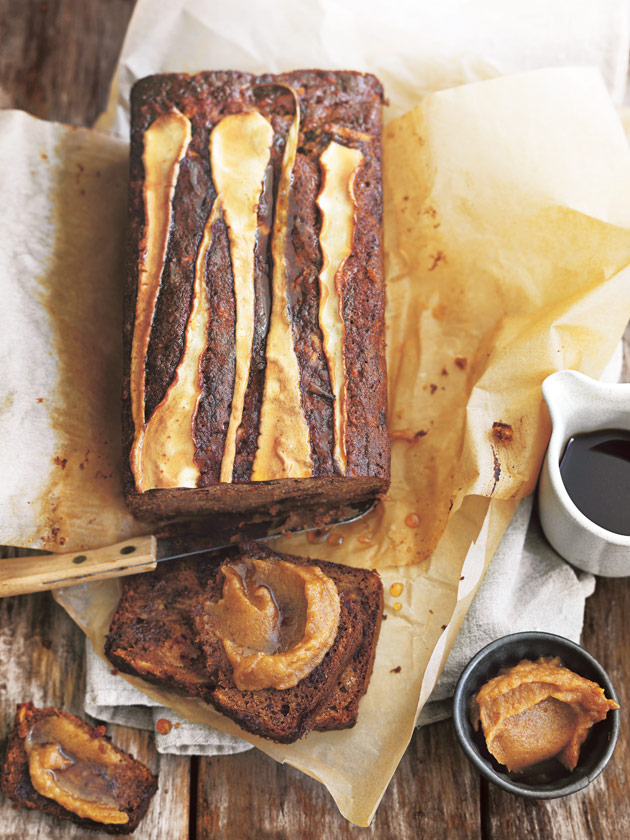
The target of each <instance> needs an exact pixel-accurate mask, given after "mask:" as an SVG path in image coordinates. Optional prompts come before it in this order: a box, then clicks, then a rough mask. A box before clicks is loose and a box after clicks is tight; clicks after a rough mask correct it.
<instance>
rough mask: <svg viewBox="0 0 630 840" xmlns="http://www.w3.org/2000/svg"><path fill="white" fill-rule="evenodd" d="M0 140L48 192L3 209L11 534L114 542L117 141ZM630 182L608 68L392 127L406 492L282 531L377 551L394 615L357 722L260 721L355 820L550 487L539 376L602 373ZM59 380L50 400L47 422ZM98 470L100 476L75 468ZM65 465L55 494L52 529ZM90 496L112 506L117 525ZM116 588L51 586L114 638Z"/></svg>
mask: <svg viewBox="0 0 630 840" xmlns="http://www.w3.org/2000/svg"><path fill="white" fill-rule="evenodd" d="M155 69H160V68H155ZM198 69H201V68H198ZM7 138H9V139H7ZM0 149H1V150H2V153H3V154H4V160H5V161H7V163H8V164H9V166H8V167H7V168H8V169H11V170H12V171H13V170H15V172H16V174H15V178H16V179H17V182H14V183H13V188H14V189H13V190H12V191H11V192H5V193H4V195H3V199H4V201H3V202H2V205H0V206H3V207H7V206H9V207H12V211H13V212H14V213H15V210H16V208H15V205H16V201H17V199H16V196H20V195H22V194H26V195H28V196H32V197H33V202H32V203H31V204H29V205H28V206H25V207H23V206H22V203H21V202H19V201H17V203H18V204H19V205H20V206H19V212H18V213H16V214H15V215H16V219H17V220H19V222H18V221H16V224H15V225H13V227H12V228H11V229H10V230H7V229H0V236H2V238H3V240H4V241H3V243H2V244H3V247H2V248H1V249H0V252H1V253H2V254H3V258H4V260H5V263H6V264H5V265H4V266H3V268H4V269H5V270H4V272H3V273H2V279H0V283H2V288H3V290H4V287H9V288H13V287H15V286H18V287H19V288H20V289H21V292H20V295H19V296H18V299H17V300H15V299H14V298H15V295H14V296H13V297H10V296H7V298H6V299H7V300H8V301H9V303H10V304H11V306H10V307H9V308H8V310H7V312H5V313H3V319H4V318H5V317H7V318H8V317H10V319H11V321H12V322H13V323H14V324H15V330H14V332H13V333H12V336H13V339H14V341H18V342H19V343H21V345H22V346H23V347H26V348H28V353H26V354H24V355H23V356H17V357H16V353H15V345H14V343H13V341H8V340H7V339H6V338H5V336H6V332H3V333H2V336H1V337H0V358H2V359H3V360H5V359H9V358H10V359H12V360H13V361H12V363H11V364H12V367H11V368H9V369H7V370H8V373H7V374H6V375H5V383H7V385H8V387H7V391H6V393H7V394H8V395H9V398H8V399H5V397H4V396H3V397H2V401H1V402H0V406H2V409H1V410H0V431H2V435H0V439H5V436H6V434H7V433H9V432H10V430H11V429H12V428H13V429H14V428H15V425H16V424H18V425H19V426H20V431H19V434H17V433H15V432H14V433H13V437H12V438H10V439H11V440H12V445H11V446H7V447H6V449H5V452H4V453H3V454H5V456H6V460H5V464H7V465H8V467H7V470H8V474H9V478H10V480H9V482H8V486H10V487H11V488H12V493H11V495H7V494H6V490H5V495H4V496H3V500H2V508H1V509H0V510H1V513H2V515H1V516H0V528H1V531H0V539H1V540H2V542H5V543H8V544H23V545H25V544H35V545H37V546H42V545H45V546H53V547H55V548H57V549H60V548H62V546H63V547H65V548H71V549H72V550H74V549H75V548H78V547H84V546H85V545H86V544H87V545H96V544H102V543H103V542H108V541H112V540H113V538H114V537H113V534H114V533H115V532H116V527H117V522H118V523H119V524H120V530H119V533H118V535H117V536H120V537H121V538H122V537H123V536H126V535H127V534H128V533H131V532H133V528H134V527H135V526H134V524H133V523H131V522H130V521H129V518H128V516H127V515H126V513H124V511H123V510H122V508H121V506H120V500H119V498H118V496H117V489H116V488H117V484H116V482H117V481H119V477H118V476H117V473H116V457H117V456H116V455H112V456H111V457H110V460H109V461H107V460H104V461H102V462H101V461H100V460H99V461H98V466H97V464H96V463H94V462H93V461H92V460H91V459H93V458H95V457H96V456H95V454H94V453H98V457H99V458H101V457H102V458H105V456H104V455H103V453H104V452H106V451H107V452H109V451H110V450H109V449H107V447H109V446H111V445H112V442H113V441H114V440H115V438H116V436H117V435H118V426H117V413H118V388H117V386H118V377H119V365H120V359H119V356H118V353H119V350H118V346H119V345H118V333H117V328H118V324H116V323H115V321H116V318H115V317H114V314H113V313H114V311H115V307H116V306H117V305H118V301H119V300H120V284H121V277H122V276H123V269H122V267H121V262H120V258H121V253H122V250H123V249H122V241H123V231H124V186H123V184H124V178H125V165H124V149H123V148H122V147H121V144H120V143H117V142H116V141H114V140H112V139H110V138H105V137H100V136H98V135H95V134H92V133H90V132H86V131H83V130H78V131H77V130H70V129H66V128H64V127H60V126H50V125H47V124H43V123H38V122H37V121H35V120H32V119H30V118H27V117H24V116H23V115H18V114H5V115H1V117H0ZM69 150H70V152H71V154H70V153H69ZM43 154H45V155H47V160H43V159H42V155H43ZM51 161H53V162H54V163H55V164H57V165H56V166H55V167H54V170H55V173H54V176H52V177H51V176H50V174H48V175H47V174H46V173H49V172H50V167H51V165H52V164H51ZM106 162H107V170H106V171H107V173H108V175H107V178H103V170H104V169H105V166H106ZM97 171H98V172H100V173H101V174H100V175H97V174H96V173H97ZM27 184H29V185H30V186H28V188H27V186H26V185H27ZM7 189H8V186H7V185H6V184H0V193H2V192H3V191H5V190H7ZM82 190H83V191H84V193H83V194H82V192H81V191H82ZM628 195H630V155H629V152H628V148H627V145H626V141H625V136H624V134H623V131H622V129H621V126H620V124H619V122H618V119H617V117H616V115H615V113H614V110H613V108H612V106H611V103H610V100H609V98H608V95H607V93H606V90H605V88H604V86H603V84H602V82H601V79H600V78H599V76H598V74H597V73H595V72H593V71H589V70H554V71H548V72H542V71H541V72H534V73H529V74H523V75H518V76H513V77H510V78H500V79H495V80H492V81H488V82H483V83H479V84H471V85H467V86H463V87H458V88H455V89H451V90H446V91H443V92H439V93H436V94H433V95H429V96H427V97H425V98H424V99H423V100H422V102H421V104H420V105H419V106H418V107H417V108H415V109H414V110H413V111H411V112H410V113H409V114H407V115H405V116H403V117H401V118H399V119H396V120H394V121H392V122H390V123H389V125H388V126H387V128H386V131H385V135H384V202H385V204H384V207H385V230H386V259H387V278H388V308H387V323H388V364H389V378H390V417H389V426H390V431H391V436H392V441H393V481H392V488H391V490H390V493H389V494H388V497H387V499H386V500H385V501H384V502H383V503H382V504H381V505H379V507H378V509H377V510H376V511H375V512H374V513H373V514H371V515H370V517H369V518H367V519H363V520H361V521H360V522H357V523H355V524H352V525H348V526H344V527H343V528H338V529H335V536H341V537H343V542H342V543H341V544H339V545H336V546H331V545H330V544H329V543H328V542H323V543H319V544H315V543H311V542H309V540H308V539H307V538H305V537H293V538H291V539H285V540H284V541H282V543H280V541H276V543H275V545H276V546H280V545H282V548H283V549H285V550H289V551H292V552H294V553H303V554H307V555H310V556H317V557H325V558H326V559H332V560H336V561H339V562H350V563H353V564H358V565H376V566H378V568H379V570H380V572H381V576H382V578H383V583H384V587H385V592H386V608H385V614H386V616H387V618H386V620H385V621H384V622H383V627H382V631H381V638H380V641H379V645H378V649H377V656H376V662H375V667H374V674H373V677H372V681H371V683H370V687H369V690H368V693H367V695H366V696H365V698H364V699H363V701H362V703H361V711H360V715H359V722H358V724H357V726H356V727H355V728H354V729H353V730H348V731H344V732H333V733H312V734H311V735H309V736H308V737H307V738H305V739H304V740H302V741H300V742H298V743H297V744H294V745H291V746H278V745H274V744H271V743H269V742H265V741H262V740H261V739H257V738H250V737H249V736H245V737H246V739H247V740H250V741H251V742H252V743H254V744H255V745H256V746H258V747H259V748H260V749H263V750H264V751H265V752H266V753H268V754H269V755H271V756H273V757H274V758H276V759H277V760H279V761H287V762H288V763H290V764H292V765H294V766H296V767H298V768H299V769H301V770H303V771H304V772H306V773H308V774H310V775H311V776H313V777H315V778H317V779H319V780H320V781H322V782H323V783H324V784H325V785H326V786H327V787H328V789H329V790H330V792H331V794H332V795H333V797H334V799H335V801H336V802H337V804H338V806H339V808H340V810H341V812H342V813H343V814H344V815H345V816H346V817H347V818H348V819H350V820H352V821H353V822H355V823H358V824H360V825H366V824H368V823H369V821H370V819H371V817H372V815H373V814H374V811H375V810H376V807H377V805H378V802H379V801H380V798H381V796H382V795H383V793H384V791H385V789H386V787H387V783H388V781H389V779H390V778H391V775H392V774H393V772H394V770H395V768H396V766H397V764H398V762H399V760H400V757H401V756H402V754H403V752H404V750H405V748H406V746H407V743H408V741H409V739H410V737H411V734H412V731H413V725H414V721H415V718H416V716H417V714H418V712H419V710H420V709H421V708H422V706H423V704H424V703H425V702H426V699H427V698H428V696H429V694H430V692H431V689H432V688H433V686H434V685H435V682H436V680H437V677H438V675H439V673H440V670H441V667H442V664H443V662H444V660H445V658H446V656H447V654H448V651H449V649H450V647H451V645H452V642H453V640H454V638H455V635H456V634H457V630H458V628H459V626H460V624H461V621H462V619H463V617H464V615H465V613H466V610H467V608H468V606H469V604H470V601H471V600H472V597H473V595H474V593H475V591H476V589H477V587H478V585H479V583H480V581H481V579H482V577H483V574H484V570H485V568H486V567H487V564H488V563H489V561H490V558H491V557H492V554H493V552H494V550H495V548H496V546H497V545H498V543H499V541H500V538H501V535H502V533H503V531H504V530H505V527H506V525H507V523H508V522H509V520H510V517H511V515H512V513H513V511H514V509H515V507H516V505H517V502H518V499H519V498H521V497H522V496H523V495H524V494H526V493H528V492H530V491H531V490H532V489H533V486H534V482H535V479H536V474H537V470H538V467H539V464H540V461H541V458H542V455H543V451H544V447H545V444H546V440H547V436H548V432H549V424H548V417H547V414H546V410H545V408H544V406H543V404H542V400H541V397H540V383H541V382H542V380H543V379H544V378H545V376H547V375H548V374H549V373H551V372H553V371H554V370H557V369H560V368H562V367H573V368H576V369H579V370H582V371H584V372H585V373H588V374H590V375H593V376H597V375H598V374H599V373H600V371H601V370H602V369H603V367H604V366H605V363H606V361H607V360H608V358H609V357H610V356H611V355H612V351H613V349H614V347H615V345H616V343H617V341H618V339H619V337H620V335H621V333H622V331H623V328H624V326H625V324H626V322H627V320H628V316H629V315H630V284H629V282H628V280H629V279H630V276H629V274H628V269H627V266H628V264H629V263H630V237H629V235H628V234H629V231H630V212H629V206H628V200H627V198H626V196H628ZM60 196H61V198H60ZM63 196H65V198H63ZM105 203H107V204H108V206H107V208H105V207H104V204H105ZM60 208H61V209H60ZM73 208H74V209H73ZM34 231H35V232H36V235H34V233H33V232H34ZM53 257H54V258H53ZM68 260H69V261H70V262H67V261H68ZM27 275H28V277H27ZM33 277H37V278H39V280H38V283H34V282H30V278H33ZM66 287H67V288H66ZM50 289H58V290H59V292H58V293H57V294H55V295H51V294H50V292H49V290H50ZM3 294H4V291H3ZM7 313H8V314H7ZM101 315H102V318H101ZM59 324H62V327H59V326H58V325H59ZM51 336H52V337H53V343H52V344H51V343H50V339H51ZM88 351H89V352H88ZM40 352H42V353H43V354H44V356H43V357H42V358H38V354H39V353H40ZM46 354H50V356H49V357H48V356H47V355H46ZM25 358H30V359H31V360H32V362H29V364H31V367H32V370H29V369H26V368H25V365H26V362H25V361H21V359H25ZM83 360H85V361H86V362H89V364H86V365H83V364H81V362H82V361H83ZM40 366H42V368H43V367H46V369H47V371H48V373H47V375H46V376H45V377H44V378H43V379H39V378H38V377H37V375H36V374H37V373H38V371H39V369H40ZM86 371H87V372H86ZM25 374H28V375H25ZM44 386H45V390H42V388H43V387H44ZM58 395H62V396H61V397H59V396H58ZM64 395H65V396H64ZM40 397H41V398H42V400H43V401H42V402H41V403H38V402H37V400H38V399H40ZM69 397H70V398H71V402H67V400H68V399H69ZM46 399H51V400H52V401H53V405H54V407H55V411H52V409H49V410H48V414H47V415H45V421H41V417H42V416H44V415H43V414H42V415H40V414H39V413H38V412H39V411H42V412H43V409H42V408H41V407H42V406H43V405H45V402H46ZM36 418H40V420H37V421H36ZM68 430H69V431H68ZM101 432H103V435H104V436H103V440H102V446H100V445H99V446H97V448H92V447H86V449H87V448H89V449H90V453H89V456H90V457H84V456H85V455H86V452H85V451H84V450H83V444H84V442H85V441H86V440H87V441H89V440H91V438H94V439H95V440H96V441H100V434H101ZM105 441H107V443H105ZM75 444H76V446H75V448H74V449H72V450H71V451H70V450H67V449H66V448H67V446H69V445H75ZM94 445H95V446H96V444H94ZM34 448H36V451H37V457H34V458H30V457H29V455H30V452H31V451H35V450H34ZM68 452H70V457H68ZM57 459H58V460H57ZM64 460H65V461H66V463H65V464H63V463H62V462H63V461H64ZM81 464H83V468H81ZM105 464H106V469H107V470H108V471H107V472H106V471H105V470H104V469H103V465H105ZM71 468H73V469H71ZM90 469H91V470H93V473H92V474H91V479H90V481H91V484H90V483H88V484H83V483H81V479H82V475H79V474H84V473H85V472H86V470H90ZM69 470H70V471H69ZM73 470H74V472H73ZM97 471H98V472H100V473H102V474H103V475H109V474H110V473H111V476H112V477H111V478H110V479H104V478H102V477H100V476H98V477H97ZM71 476H74V477H73V479H72V481H71V480H70V477H71ZM77 476H78V481H79V483H76V482H75V478H76V477H77ZM66 477H67V478H66ZM51 481H54V485H53V486H54V487H55V496H54V499H55V501H56V502H57V508H56V509H55V510H52V511H49V513H51V520H50V521H51V522H54V524H53V525H52V526H51V528H50V529H42V524H41V523H42V519H41V516H42V513H43V512H44V509H45V505H46V500H47V498H48V497H49V496H48V494H49V488H50V486H51V484H50V482H51ZM99 481H103V482H104V483H105V482H107V481H109V482H110V485H109V486H110V488H111V494H110V497H109V501H108V500H107V499H106V498H104V497H100V496H94V497H92V494H91V492H90V490H91V489H94V490H95V489H96V487H97V486H98V483H99ZM66 482H67V483H66ZM25 488H27V490H25ZM94 499H97V507H98V511H99V514H100V515H102V517H103V520H104V521H105V522H106V527H105V528H103V532H102V534H100V535H99V533H98V520H96V521H94V522H90V520H91V519H93V518H94V516H93V512H94V506H95V502H94ZM27 502H30V503H31V504H30V506H28V507H27V505H26V503H27ZM60 504H62V505H63V508H61V507H59V505H60ZM38 506H39V508H38ZM60 511H63V513H64V515H63V516H59V512H60ZM42 530H43V531H44V533H42ZM360 537H361V538H362V539H361V541H359V538H360ZM62 540H65V543H63V544H62V542H61V541H62ZM394 583H400V584H402V592H401V593H400V594H399V595H396V596H394V595H391V594H390V588H391V587H392V585H393V584H394ZM119 588H120V581H117V580H113V581H104V582H101V583H93V584H85V585H82V586H79V587H74V588H73V589H67V590H63V591H61V592H60V593H58V595H57V597H58V600H59V601H60V602H61V603H62V604H63V605H64V607H65V608H66V609H67V610H68V612H69V613H70V614H71V615H72V616H73V618H75V620H77V621H78V622H79V624H80V625H81V626H82V627H83V628H84V629H85V630H86V632H87V634H88V636H89V637H90V639H91V641H92V643H93V644H94V646H95V648H96V649H97V650H101V651H102V645H103V636H104V633H105V632H106V630H107V627H108V623H109V619H110V617H111V614H112V612H113V610H114V609H115V606H116V602H117V597H118V593H119V591H120V589H119ZM394 591H396V590H394ZM130 682H132V683H133V684H134V685H136V686H139V687H141V688H142V690H143V691H145V692H146V693H147V694H149V695H150V696H151V697H153V698H155V699H156V701H158V702H160V703H163V704H166V705H169V706H171V707H172V708H174V709H175V710H176V711H177V712H178V713H179V714H182V715H184V716H185V717H186V718H187V719H189V720H193V721H202V722H207V723H210V724H212V725H214V726H217V727H218V728H220V729H222V730H224V731H227V732H231V733H233V734H237V735H239V736H241V737H243V733H242V732H241V731H240V730H238V729H237V727H236V726H235V725H234V724H232V723H231V722H230V721H228V720H227V719H225V718H224V717H222V716H220V715H218V714H217V713H216V712H214V711H213V710H209V709H208V708H207V707H205V706H204V705H203V704H201V703H199V702H198V701H194V700H190V699H182V698H181V697H177V696H176V695H174V694H172V693H169V692H165V691H163V690H159V689H157V688H156V687H154V686H153V687H151V686H148V685H147V684H145V683H143V682H142V681H141V680H134V679H133V678H130Z"/></svg>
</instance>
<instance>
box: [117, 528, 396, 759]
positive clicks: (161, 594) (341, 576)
mask: <svg viewBox="0 0 630 840" xmlns="http://www.w3.org/2000/svg"><path fill="white" fill-rule="evenodd" d="M255 561H258V563H259V565H260V563H261V562H262V563H263V564H268V565H270V566H272V567H274V568H277V569H278V570H279V571H280V572H281V573H282V574H284V573H285V572H286V571H287V569H286V567H287V566H293V567H294V568H295V569H296V570H297V571H300V570H304V569H311V570H312V569H314V568H315V569H317V570H319V572H321V573H322V576H323V577H325V578H326V579H328V580H329V581H332V583H333V584H334V588H335V589H336V592H337V594H338V598H339V615H338V623H337V627H336V633H335V637H334V640H333V641H332V643H331V644H330V647H327V649H326V650H325V651H324V653H323V655H322V657H321V659H318V660H317V663H318V664H315V665H314V666H313V668H312V670H310V671H309V672H308V673H305V674H303V675H302V674H300V676H301V678H299V679H297V680H289V682H291V683H292V684H291V685H290V686H289V687H286V688H276V687H273V686H272V687H266V688H254V689H251V688H250V689H247V688H242V687H240V688H239V686H237V684H236V680H235V677H234V668H233V664H232V662H231V661H230V658H229V657H228V655H227V653H226V650H225V646H224V643H223V639H222V638H220V637H219V636H218V635H217V634H216V632H215V631H214V629H213V626H212V623H210V624H209V623H208V610H210V612H212V610H213V609H214V605H217V604H218V603H219V602H220V601H221V600H222V599H223V598H224V591H223V590H224V582H225V580H226V576H225V573H224V571H222V568H223V569H227V568H228V567H229V568H231V569H234V570H236V572H237V574H238V570H240V571H241V572H242V573H244V574H245V577H247V568H248V566H249V567H250V569H252V568H253V564H254V562H255ZM280 564H283V565H280ZM309 575H310V573H309ZM287 577H289V575H287ZM315 577H316V578H317V579H319V575H318V574H316V575H315ZM277 580H278V578H276V579H275V581H274V580H273V579H272V577H269V578H268V579H267V583H266V584H262V586H261V587H256V586H254V589H257V588H268V589H270V592H269V597H267V598H264V596H263V599H262V600H261V599H260V597H259V596H260V595H262V593H258V596H256V597H254V603H260V604H261V605H263V606H266V608H268V607H269V601H270V599H272V598H275V599H276V600H277V601H279V603H280V607H281V611H283V615H282V616H281V620H280V622H277V621H276V623H275V629H274V628H273V627H272V631H273V632H277V634H278V637H280V636H282V635H283V634H285V635H288V637H289V638H292V639H293V640H298V637H300V633H301V630H302V629H303V627H304V626H306V615H307V613H306V611H305V609H304V606H305V605H304V604H301V605H300V604H299V603H298V604H297V607H296V608H295V609H292V608H291V595H290V593H287V592H286V591H284V590H283V591H282V592H279V591H276V592H274V593H273V594H272V592H271V589H272V588H273V586H272V585H273V584H274V582H275V586H276V589H278V584H277V582H276V581H277ZM298 580H299V576H298ZM251 582H252V583H253V579H252V580H251ZM236 583H238V581H236ZM293 583H295V581H294V582H293ZM291 585H292V584H291V583H288V584H287V586H289V587H290V586H291ZM302 585H304V586H308V585H310V584H309V580H308V578H307V580H306V582H305V583H304V581H303V584H302ZM282 586H283V585H282V584H280V587H281V588H282ZM318 586H319V584H318V583H317V582H316V588H317V587H318ZM320 592H321V590H320ZM323 597H324V599H325V600H326V601H328V596H327V595H326V594H325V593H324V596H323ZM228 607H229V605H228ZM245 607H247V604H245ZM327 609H328V608H327V607H326V608H325V609H324V611H323V613H322V612H321V611H318V613H317V617H318V620H320V619H321V617H322V614H323V616H324V620H326V616H327ZM238 612H239V611H238V606H237V608H236V609H234V610H232V609H228V610H227V615H228V616H237V619H236V620H237V621H238ZM382 612H383V587H382V584H381V580H380V577H379V576H378V574H377V573H376V572H373V571H369V570H367V569H354V568H351V567H349V566H343V565H339V564H336V563H326V562H324V561H318V560H309V559H308V558H300V557H293V556H290V555H286V554H280V553H278V552H274V551H272V550H271V549H269V548H267V547H266V546H263V545H261V544H259V543H254V542H246V541H241V542H240V543H239V553H237V552H236V550H232V551H231V552H228V553H224V554H221V555H218V556H217V555H206V556H205V557H204V558H203V559H201V560H199V559H197V560H193V561H191V560H184V561H175V562H173V563H163V564H161V565H160V567H159V568H158V570H157V571H156V572H152V573H149V574H144V575H137V576H135V577H131V578H127V579H126V581H125V584H124V587H123V593H122V596H121V600H120V602H119V605H118V608H117V610H116V613H115V615H114V617H113V619H112V624H111V628H110V632H109V634H108V637H107V642H106V645H105V651H106V654H107V656H108V658H109V659H110V661H111V662H112V663H113V664H114V665H115V666H116V667H117V668H118V669H119V670H120V671H122V672H124V673H130V674H136V675H138V676H141V677H143V678H144V679H147V680H149V681H150V682H155V683H158V684H160V685H165V686H168V687H170V688H173V687H175V688H178V689H180V690H181V691H183V692H184V693H186V694H190V695H193V696H197V697H200V698H202V699H204V700H205V701H206V702H208V703H211V704H212V705H214V706H215V707H216V708H217V709H219V710H220V711H222V712H223V713H224V714H226V715H227V716H229V717H231V718H232V719H233V720H235V721H236V722H237V723H238V724H239V725H240V726H242V727H243V728H244V729H246V730H247V731H249V732H251V733H252V734H256V735H261V736H262V737H266V738H270V739H272V740H275V741H278V742H282V743H290V742H292V741H295V740H297V739H298V738H300V737H302V736H303V735H305V734H306V733H307V732H308V731H309V730H310V729H311V728H313V727H316V728H318V729H322V730H325V729H342V728H347V727H350V726H354V724H355V723H356V719H357V714H358V708H359V701H360V699H361V697H362V696H363V694H364V693H365V691H366V689H367V686H368V683H369V679H370V676H371V673H372V665H373V662H374V655H375V650H376V643H377V640H378V634H379V629H380V623H381V617H382ZM264 615H265V611H264V610H263V617H262V618H263V625H262V628H263V631H264V629H265V626H266V625H265V624H264V621H265V618H264ZM311 617H314V613H313V614H311ZM282 620H284V626H282ZM273 621H274V619H273V611H271V625H273ZM310 632H311V641H313V640H315V641H316V638H315V637H317V636H318V628H317V626H314V627H313V628H312V630H311V631H310ZM197 635H198V636H199V638H196V637H197ZM256 635H257V643H258V644H259V645H260V636H261V632H260V629H259V630H257V631H256ZM324 635H325V636H326V638H327V643H328V642H329V641H330V639H329V637H328V636H329V634H328V630H327V629H326V628H324ZM263 640H264V632H263ZM237 641H238V640H237ZM241 641H242V640H241ZM278 641H280V638H279V639H278ZM272 642H273V640H272ZM289 647H291V645H289ZM294 647H295V646H294ZM297 647H299V645H297ZM273 649H274V644H273V643H272V644H271V645H270V649H269V650H268V653H273ZM254 652H255V651H254ZM245 653H247V652H245ZM321 653H322V651H321V649H320V650H319V651H318V652H317V653H316V656H319V655H320V654H321ZM277 661H278V660H276V663H274V667H275V664H277ZM300 662H301V664H300V665H299V667H300V668H302V667H303V664H304V663H303V660H300ZM280 664H282V662H281V663H280ZM294 664H295V660H294V662H293V665H294ZM310 664H312V663H310ZM276 670H277V669H276ZM286 670H288V671H289V672H290V671H291V668H288V669H286ZM289 676H291V674H289Z"/></svg>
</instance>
